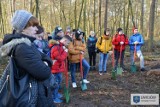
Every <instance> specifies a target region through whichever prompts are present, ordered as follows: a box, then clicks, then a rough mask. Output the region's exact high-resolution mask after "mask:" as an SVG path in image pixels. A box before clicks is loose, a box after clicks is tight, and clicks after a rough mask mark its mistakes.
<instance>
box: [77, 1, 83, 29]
mask: <svg viewBox="0 0 160 107" xmlns="http://www.w3.org/2000/svg"><path fill="white" fill-rule="evenodd" d="M83 4H84V0H82V5H81V11H80V15H79V20H78V28H79V27H80V22H81V15H82V9H83Z"/></svg>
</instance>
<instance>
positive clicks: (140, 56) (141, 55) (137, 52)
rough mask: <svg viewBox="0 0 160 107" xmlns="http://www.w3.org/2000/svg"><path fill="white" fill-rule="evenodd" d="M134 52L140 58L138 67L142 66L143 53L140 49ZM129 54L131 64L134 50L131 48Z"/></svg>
mask: <svg viewBox="0 0 160 107" xmlns="http://www.w3.org/2000/svg"><path fill="white" fill-rule="evenodd" d="M136 54H137V56H138V58H140V67H141V68H144V58H143V54H142V52H141V50H138V51H136ZM130 55H131V57H130V60H131V65H133V63H134V51H132V50H131V51H130Z"/></svg>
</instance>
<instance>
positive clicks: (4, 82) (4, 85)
mask: <svg viewBox="0 0 160 107" xmlns="http://www.w3.org/2000/svg"><path fill="white" fill-rule="evenodd" d="M8 80H9V75H7V78H6V80H5V82H4V84H3V86H2V88H1V90H0V93H1V92H2V90H3V88H4V86H5V84H6V82H7V81H8Z"/></svg>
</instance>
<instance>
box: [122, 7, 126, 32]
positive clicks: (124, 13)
mask: <svg viewBox="0 0 160 107" xmlns="http://www.w3.org/2000/svg"><path fill="white" fill-rule="evenodd" d="M125 17H126V7H125V6H124V8H123V29H124V32H125V31H126V27H125V25H126V20H125Z"/></svg>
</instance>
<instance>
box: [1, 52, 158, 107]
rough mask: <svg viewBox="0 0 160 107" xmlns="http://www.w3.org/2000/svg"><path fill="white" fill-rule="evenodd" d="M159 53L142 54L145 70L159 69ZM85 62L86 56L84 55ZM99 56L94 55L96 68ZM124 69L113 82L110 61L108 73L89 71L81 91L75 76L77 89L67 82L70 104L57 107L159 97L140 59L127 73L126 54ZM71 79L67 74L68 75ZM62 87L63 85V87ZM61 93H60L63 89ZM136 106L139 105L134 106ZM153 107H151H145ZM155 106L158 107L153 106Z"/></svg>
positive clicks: (122, 106) (125, 106)
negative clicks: (140, 96) (133, 69)
mask: <svg viewBox="0 0 160 107" xmlns="http://www.w3.org/2000/svg"><path fill="white" fill-rule="evenodd" d="M159 52H160V50H156V51H155V52H152V53H150V52H144V53H143V55H144V58H145V66H146V69H147V70H148V71H151V70H153V69H160V53H159ZM86 59H87V60H88V56H86ZM98 59H99V55H97V65H98ZM0 64H1V66H0V71H3V69H4V68H5V66H6V63H5V62H4V61H1V62H0ZM124 64H125V67H126V69H127V72H124V73H123V74H122V75H121V76H118V77H117V79H116V80H113V79H111V70H112V66H111V65H112V64H111V58H109V60H108V63H107V73H105V74H103V75H102V76H100V75H99V74H98V66H97V68H96V69H97V70H95V71H90V72H89V74H88V78H87V79H88V80H89V81H90V83H89V84H87V87H88V89H87V90H86V91H82V90H81V88H80V83H79V80H80V73H79V72H77V73H76V77H77V85H78V87H77V88H76V89H73V88H72V86H71V80H70V77H69V83H70V102H69V103H68V104H66V103H65V102H64V103H61V104H56V105H57V107H130V106H131V104H130V99H131V97H130V96H131V94H136V93H138V94H159V93H160V77H159V76H155V75H149V76H147V75H146V73H147V71H146V72H140V69H139V59H138V58H137V60H136V65H137V68H138V71H137V72H136V73H131V72H130V60H129V53H128V52H126V54H125V63H124ZM69 76H70V75H69ZM62 86H64V83H63V85H62ZM62 92H63V90H62ZM137 107H138V106H137ZM147 107H154V106H147ZM156 107H157V106H156Z"/></svg>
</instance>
